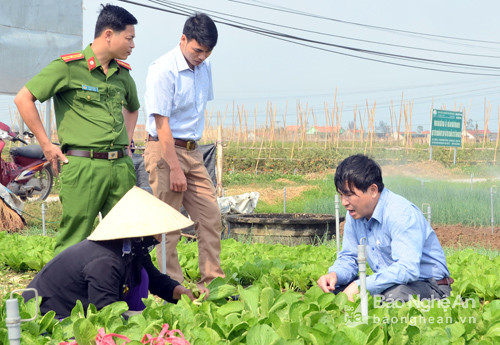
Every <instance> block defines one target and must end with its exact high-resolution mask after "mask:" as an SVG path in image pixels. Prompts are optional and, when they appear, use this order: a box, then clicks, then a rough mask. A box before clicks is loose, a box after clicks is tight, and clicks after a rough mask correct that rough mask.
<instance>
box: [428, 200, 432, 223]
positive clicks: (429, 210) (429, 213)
mask: <svg viewBox="0 0 500 345" xmlns="http://www.w3.org/2000/svg"><path fill="white" fill-rule="evenodd" d="M431 219H432V217H431V205H428V206H427V221H428V222H429V225H431Z"/></svg>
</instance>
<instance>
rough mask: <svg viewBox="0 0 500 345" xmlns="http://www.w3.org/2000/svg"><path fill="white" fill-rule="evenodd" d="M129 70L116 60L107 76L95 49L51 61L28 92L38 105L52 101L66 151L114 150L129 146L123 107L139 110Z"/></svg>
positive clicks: (31, 84)
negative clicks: (74, 149) (71, 149)
mask: <svg viewBox="0 0 500 345" xmlns="http://www.w3.org/2000/svg"><path fill="white" fill-rule="evenodd" d="M129 70H130V66H129V65H128V64H126V63H124V62H122V61H118V60H112V61H111V62H110V64H109V68H108V74H107V75H105V74H104V71H103V69H102V67H101V64H100V62H99V61H98V60H97V58H96V57H95V55H94V53H93V51H92V49H91V46H90V45H88V46H87V47H86V48H85V49H84V50H83V51H82V52H78V53H73V54H68V55H63V56H61V57H60V58H58V59H56V60H54V61H52V62H51V63H50V64H49V65H47V66H46V67H45V68H44V69H43V70H42V71H41V72H40V73H39V74H38V75H36V76H35V77H34V78H33V79H31V80H30V81H29V82H28V83H27V84H26V87H27V88H28V90H30V92H31V93H32V94H33V95H34V96H35V97H36V98H37V99H38V100H39V101H40V102H44V101H45V100H47V99H49V98H50V97H54V107H55V113H56V123H57V129H58V136H59V141H60V143H61V145H63V147H65V148H79V149H98V150H100V151H106V150H113V149H119V148H123V147H125V146H128V144H129V141H128V134H127V129H126V127H125V125H124V119H123V114H122V107H125V108H126V109H127V110H129V111H135V110H137V109H139V106H140V105H139V99H138V97H137V89H136V86H135V82H134V80H133V79H132V77H131V76H130V72H129Z"/></svg>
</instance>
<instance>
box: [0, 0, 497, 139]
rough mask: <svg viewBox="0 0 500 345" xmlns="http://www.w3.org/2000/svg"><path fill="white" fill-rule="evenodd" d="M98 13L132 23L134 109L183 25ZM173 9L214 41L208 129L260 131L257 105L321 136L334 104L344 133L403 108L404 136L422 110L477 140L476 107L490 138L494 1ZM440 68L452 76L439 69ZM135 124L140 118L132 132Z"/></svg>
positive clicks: (390, 0) (164, 18)
mask: <svg viewBox="0 0 500 345" xmlns="http://www.w3.org/2000/svg"><path fill="white" fill-rule="evenodd" d="M177 1H178V2H176V3H177V4H181V1H180V0H177ZM136 2H137V3H140V4H143V5H147V6H152V7H156V8H159V9H164V10H165V9H167V10H172V7H165V6H164V4H166V3H170V6H172V3H173V2H172V1H163V0H156V1H148V0H136ZM100 3H101V1H96V0H83V46H86V45H87V44H88V43H90V42H91V41H92V39H93V31H94V25H95V20H96V18H97V13H98V9H99V4H100ZM110 3H113V4H115V5H118V6H122V7H124V8H126V9H127V10H129V11H130V12H131V13H132V14H134V16H135V17H136V18H137V19H138V21H139V23H138V25H137V26H136V39H135V44H136V47H135V49H134V51H133V52H132V55H131V56H130V57H129V58H128V59H127V62H128V63H130V65H131V66H132V76H133V77H134V79H135V81H136V84H137V88H138V92H139V97H140V100H141V103H143V95H144V91H145V79H146V74H147V68H148V65H149V64H150V63H151V62H152V61H153V60H155V59H156V58H158V57H160V56H161V55H163V54H165V53H166V52H168V51H169V50H170V49H172V48H173V47H175V46H176V45H177V44H178V43H179V40H180V37H181V34H182V27H183V24H184V21H185V19H186V18H187V17H186V16H185V15H179V14H173V13H168V12H164V11H159V10H155V9H152V8H146V7H143V6H139V5H136V4H133V3H130V2H123V1H116V0H115V1H110ZM182 5H183V6H185V7H186V8H188V10H189V11H190V12H192V11H198V12H205V13H207V14H209V15H211V17H212V18H213V19H214V20H215V21H216V25H217V28H218V31H219V40H218V43H217V46H216V47H215V48H214V50H213V52H212V55H211V57H210V59H211V61H212V74H213V81H214V95H215V99H214V100H213V101H212V102H209V104H208V106H207V109H208V111H209V112H210V113H212V114H213V115H212V120H211V124H212V125H213V124H214V121H215V118H216V116H217V113H220V114H221V117H224V114H225V113H226V112H227V114H226V116H225V119H226V120H225V123H224V124H225V125H226V126H230V125H231V124H232V121H233V119H237V116H236V117H234V116H233V113H237V111H238V109H240V111H241V109H243V111H242V113H243V114H245V113H246V112H248V123H249V124H248V125H249V126H253V124H254V120H255V117H257V124H258V125H263V124H264V123H265V122H266V114H268V113H269V110H268V109H269V105H270V106H271V107H272V109H273V111H274V110H275V113H276V121H277V124H278V125H283V123H285V121H286V125H295V124H296V123H297V117H298V113H299V111H298V109H299V106H300V109H301V110H302V111H303V112H305V110H306V109H307V110H308V111H309V116H308V125H309V127H310V126H312V125H314V118H315V119H316V123H317V124H318V125H325V121H326V120H325V108H326V109H328V112H329V113H330V114H331V112H332V107H333V104H334V100H336V102H337V106H338V109H342V118H341V126H342V127H344V128H346V127H347V126H348V124H349V122H351V121H353V118H354V115H353V114H354V110H355V109H357V113H358V115H357V116H358V120H357V121H358V126H359V117H360V116H361V117H362V118H365V116H366V113H367V103H368V107H369V108H370V109H372V108H373V107H374V105H375V124H378V123H379V122H380V121H384V122H386V123H387V124H390V114H391V102H392V104H393V108H392V110H393V114H394V118H395V122H397V121H399V120H398V119H399V116H400V111H401V109H402V108H401V100H402V97H403V103H405V104H406V106H407V110H408V113H409V109H410V106H411V112H412V123H411V126H412V129H413V130H417V128H418V127H420V128H423V129H424V130H428V129H429V126H430V111H431V109H432V108H438V109H440V108H445V109H447V110H462V109H459V108H464V109H465V110H466V116H467V118H470V119H472V121H473V123H474V125H475V124H477V125H478V127H479V128H480V129H482V128H484V124H485V105H486V108H489V109H490V119H489V124H488V126H489V129H490V130H492V131H494V132H496V131H498V116H499V111H500V110H499V107H500V38H499V37H498V35H499V33H500V21H498V19H497V18H496V16H497V15H498V13H499V11H500V2H498V1H494V0H488V1H487V0H477V1H468V0H441V1H435V0H419V1H411V0H407V1H400V0H397V1H396V0H383V1H370V0H350V1H333V0H329V1H324V0H309V1H300V0H287V1H284V0H280V1H278V0H262V1H256V0H234V1H230V0H210V1H207V0H205V1H201V0H199V1H198V0H183V1H182ZM297 12H300V14H297ZM230 21H231V22H230ZM228 22H230V23H233V24H238V25H242V24H243V25H244V26H249V25H253V26H256V27H258V28H261V29H266V30H273V31H276V32H279V33H284V34H287V35H291V36H288V38H286V39H288V40H289V41H292V42H295V43H292V42H288V41H284V40H278V39H276V38H273V37H275V36H273V37H269V36H264V35H261V34H256V33H254V32H249V31H248V30H241V29H239V28H235V27H233V26H229V25H225V24H224V23H228ZM292 36H293V37H292ZM295 37H299V38H302V39H306V40H309V41H305V40H302V41H298V40H297V39H296V38H295ZM317 42H321V43H323V44H321V43H317ZM325 43H326V44H325ZM327 44H328V45H327ZM306 45H310V46H312V47H310V46H306ZM314 47H315V48H314ZM317 48H320V49H317ZM346 48H347V49H346ZM363 51H372V52H373V53H371V54H366V53H363ZM385 54H395V55H397V56H398V58H395V59H393V58H389V57H387V56H386V55H385ZM349 55H351V56H349ZM414 58H418V59H427V60H433V61H427V62H418V61H415V60H413V59H414ZM369 59H371V60H369ZM373 60H382V61H384V62H378V61H373ZM435 61H440V62H441V63H440V64H437V63H436V62H435ZM448 62H451V63H453V64H452V65H451V66H450V65H446V64H445V63H448ZM396 64H400V65H396ZM403 64H404V65H411V66H414V67H419V68H410V67H405V66H401V65H403ZM478 66H483V67H478ZM422 68H426V69H422ZM428 69H439V70H448V71H450V70H451V71H453V72H459V73H447V72H443V71H435V70H428ZM474 74H484V75H474ZM335 93H336V98H335ZM14 107H15V106H14V104H13V102H12V97H5V96H4V97H1V98H0V120H3V121H5V120H6V118H5V114H8V112H9V110H10V111H12V110H13V109H14ZM312 114H314V118H313V115H312ZM7 119H8V115H7ZM365 119H366V118H365ZM403 121H404V115H403ZM144 122H145V114H144V111H143V109H142V108H141V110H140V115H139V123H144ZM365 123H366V122H365ZM403 123H404V122H403ZM403 126H404V125H403V124H402V125H401V127H403Z"/></svg>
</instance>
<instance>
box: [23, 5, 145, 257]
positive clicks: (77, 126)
mask: <svg viewBox="0 0 500 345" xmlns="http://www.w3.org/2000/svg"><path fill="white" fill-rule="evenodd" d="M135 24H137V19H136V18H135V17H134V16H133V15H132V14H130V13H129V12H128V11H127V10H125V9H123V8H121V7H118V6H113V5H106V6H104V5H102V7H101V11H100V14H99V17H98V19H97V23H96V27H95V36H94V41H93V43H92V44H90V45H88V46H87V47H86V48H85V49H84V50H83V51H81V52H77V53H73V54H67V55H63V56H61V57H60V58H58V59H56V60H54V61H52V62H51V63H50V64H49V65H47V66H46V67H45V68H44V69H43V70H42V71H41V72H40V73H39V74H38V75H36V76H35V77H34V78H33V79H31V80H30V81H29V82H28V83H27V84H26V85H25V86H24V87H23V88H22V89H21V90H20V91H19V93H18V94H17V96H16V98H15V100H14V101H15V103H16V105H17V108H18V110H19V113H20V114H21V116H22V118H23V120H24V122H25V123H26V125H27V126H28V127H29V128H30V130H31V131H32V132H33V133H34V134H35V136H36V138H37V140H38V142H39V143H40V145H41V147H42V149H43V153H44V155H45V157H46V158H47V160H49V161H51V162H52V167H53V169H54V170H55V171H56V173H57V172H58V171H57V170H58V169H57V162H58V161H59V160H60V161H62V162H63V163H65V166H64V168H63V171H62V173H61V190H60V194H59V197H60V200H61V203H62V207H63V211H62V219H61V224H60V228H59V231H58V235H57V239H56V247H55V252H56V254H57V253H59V252H61V251H62V250H64V249H65V248H67V247H69V246H71V245H73V244H76V243H78V242H80V241H82V240H83V239H85V238H86V237H87V236H89V234H90V233H91V231H92V228H93V225H94V221H95V218H96V216H97V215H98V213H99V212H101V213H102V215H103V216H105V215H106V214H107V213H108V212H109V210H110V209H111V208H112V207H113V206H114V205H115V204H116V203H117V202H118V200H119V199H120V198H121V197H122V196H123V195H124V194H125V193H126V192H127V191H128V190H129V189H130V188H132V186H134V184H135V181H136V178H135V172H134V166H133V163H132V160H131V158H130V157H129V154H128V150H127V147H128V146H129V144H130V140H131V139H132V135H133V132H134V128H135V125H136V122H137V115H138V109H139V100H138V97H137V89H136V86H135V82H134V80H133V79H132V77H131V76H130V72H129V71H130V69H131V68H130V66H129V65H128V64H127V63H125V62H123V61H120V60H117V59H122V60H125V59H127V57H128V56H129V55H130V54H131V53H132V49H133V48H134V46H135V45H134V37H135V27H134V25H135ZM51 97H54V108H55V115H56V123H57V132H58V137H59V141H60V143H61V146H57V145H54V144H52V143H51V141H50V139H49V138H48V137H47V135H46V133H45V130H44V128H43V125H42V122H41V120H40V116H39V113H38V111H37V108H36V106H35V101H36V100H39V101H40V102H44V101H45V100H47V99H49V98H51Z"/></svg>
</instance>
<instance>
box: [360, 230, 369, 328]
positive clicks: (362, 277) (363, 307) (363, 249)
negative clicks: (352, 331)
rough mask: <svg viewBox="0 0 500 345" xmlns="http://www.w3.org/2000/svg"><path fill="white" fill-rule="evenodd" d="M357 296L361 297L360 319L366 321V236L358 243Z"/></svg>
mask: <svg viewBox="0 0 500 345" xmlns="http://www.w3.org/2000/svg"><path fill="white" fill-rule="evenodd" d="M358 267H359V296H360V297H361V304H360V305H361V319H362V321H363V322H364V323H366V322H368V295H367V293H366V237H363V238H361V240H360V244H359V245H358Z"/></svg>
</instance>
